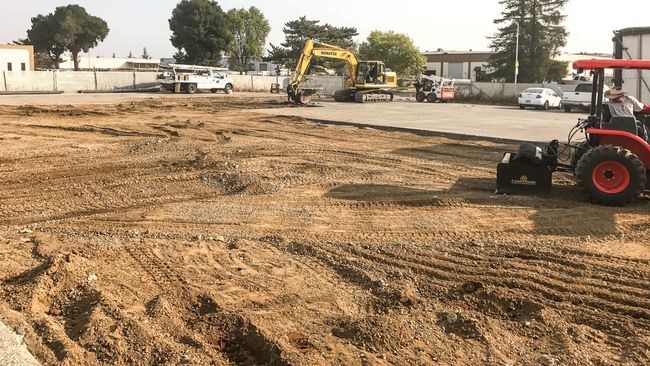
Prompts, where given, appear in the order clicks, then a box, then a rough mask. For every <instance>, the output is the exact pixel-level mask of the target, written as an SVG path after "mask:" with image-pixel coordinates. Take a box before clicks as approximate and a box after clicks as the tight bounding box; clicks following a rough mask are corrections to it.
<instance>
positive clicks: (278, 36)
mask: <svg viewBox="0 0 650 366" xmlns="http://www.w3.org/2000/svg"><path fill="white" fill-rule="evenodd" d="M9 1H10V0H2V2H3V3H4V2H9ZM218 2H219V4H220V5H221V7H222V8H223V9H224V10H228V9H231V8H234V7H237V8H241V7H249V6H251V5H254V6H257V7H258V8H260V9H262V11H263V12H264V14H265V15H266V17H267V18H268V19H269V21H270V23H271V28H272V31H271V34H270V36H269V40H268V41H269V42H273V43H280V42H282V40H283V39H284V36H283V33H282V28H283V26H284V23H286V22H287V21H290V20H293V19H296V18H298V17H300V16H302V15H306V16H307V17H308V18H310V19H320V20H321V21H322V22H323V23H324V22H327V23H330V24H333V25H337V26H355V27H357V29H358V30H359V33H360V36H359V39H358V41H362V40H363V39H364V38H365V37H367V36H368V34H369V33H370V32H371V31H372V30H384V31H386V30H393V31H396V32H401V33H406V34H408V35H410V36H411V38H413V40H414V41H415V44H416V45H417V46H418V47H419V48H420V50H422V51H424V50H435V49H437V48H443V49H445V50H469V49H473V50H488V45H489V41H488V40H487V39H486V36H488V35H491V34H492V33H494V31H495V30H496V27H495V26H494V24H492V20H493V19H494V18H495V17H497V16H498V15H499V13H500V11H501V7H500V6H499V4H498V0H473V1H469V0H455V1H436V0H428V1H427V0H409V1H404V2H394V1H375V2H374V3H373V4H376V6H373V7H372V8H371V7H369V6H368V5H366V4H368V2H362V1H341V0H329V1H319V2H316V1H308V0H302V1H298V0H283V1H270V0H250V1H236V0H222V1H218ZM70 3H76V4H79V5H82V6H84V7H85V8H86V10H88V12H89V13H91V14H93V15H97V16H100V17H102V18H104V19H105V20H106V21H107V22H108V25H109V27H110V28H111V32H110V34H109V36H108V38H107V39H106V40H105V41H104V42H103V43H101V44H100V45H99V46H98V47H97V48H95V49H93V50H91V55H92V56H96V55H102V56H110V55H112V54H113V52H115V53H116V54H117V55H118V56H126V55H128V53H129V51H132V52H133V54H134V55H139V54H141V52H142V47H147V49H148V51H149V54H150V55H152V56H154V57H168V56H171V55H172V54H173V53H174V51H175V50H174V49H173V47H172V46H171V43H170V42H169V36H170V31H169V26H168V23H167V20H168V19H169V17H170V15H171V11H172V9H173V8H174V6H175V5H176V4H177V3H178V0H139V1H136V0H131V1H127V0H78V1H74V0H69V1H61V0H23V1H11V6H10V8H5V9H4V10H5V11H3V12H2V13H0V24H2V26H0V43H8V42H11V41H13V40H15V39H17V38H21V37H25V32H26V30H27V29H28V28H29V27H30V24H31V22H30V18H31V17H33V16H35V15H37V14H45V13H49V12H52V11H53V10H54V8H55V7H56V6H59V5H66V4H70ZM609 4H611V9H612V10H611V11H607V10H606V9H603V8H605V7H606V6H603V5H601V4H600V2H596V1H593V0H570V1H569V4H568V6H567V8H566V9H565V14H567V15H568V18H567V21H566V23H565V26H566V27H567V30H568V31H569V32H570V33H571V34H570V36H569V39H568V44H567V47H566V48H565V50H566V51H569V52H581V51H588V52H605V53H611V50H612V43H611V38H612V30H614V29H621V28H627V27H639V26H650V21H649V20H648V9H650V7H649V6H648V5H647V4H648V3H647V0H625V1H623V2H620V3H618V5H622V4H624V6H615V4H616V3H614V2H610V3H609ZM614 8H618V10H614ZM635 9H636V10H635ZM626 12H627V14H626Z"/></svg>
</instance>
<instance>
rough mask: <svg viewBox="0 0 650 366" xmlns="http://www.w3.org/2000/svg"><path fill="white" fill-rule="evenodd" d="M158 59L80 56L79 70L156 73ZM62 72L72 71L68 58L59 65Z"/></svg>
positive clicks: (71, 63)
mask: <svg viewBox="0 0 650 366" xmlns="http://www.w3.org/2000/svg"><path fill="white" fill-rule="evenodd" d="M159 65H160V59H154V58H152V59H144V58H125V57H115V58H114V57H101V56H96V57H90V56H88V55H81V56H80V57H79V70H84V71H88V70H97V71H120V70H122V71H157V70H158V66H159ZM59 67H60V68H61V69H62V70H74V62H72V58H71V57H70V56H66V57H64V61H63V62H62V63H61V64H60V65H59Z"/></svg>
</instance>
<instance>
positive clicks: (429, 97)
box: [413, 75, 456, 103]
mask: <svg viewBox="0 0 650 366" xmlns="http://www.w3.org/2000/svg"><path fill="white" fill-rule="evenodd" d="M413 85H414V86H415V90H416V94H415V100H417V101H418V103H422V102H424V101H427V102H429V103H435V102H436V101H440V102H446V101H449V100H452V99H454V96H455V94H456V87H454V80H453V79H445V78H442V77H440V76H436V75H420V76H418V77H417V79H416V80H415V83H414V84H413Z"/></svg>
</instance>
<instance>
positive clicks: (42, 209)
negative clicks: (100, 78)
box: [0, 98, 650, 365]
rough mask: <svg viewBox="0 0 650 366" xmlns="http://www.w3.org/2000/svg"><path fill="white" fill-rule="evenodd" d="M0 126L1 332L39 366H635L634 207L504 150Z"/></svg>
mask: <svg viewBox="0 0 650 366" xmlns="http://www.w3.org/2000/svg"><path fill="white" fill-rule="evenodd" d="M275 107H284V105H283V104H282V101H281V99H270V98H228V99H225V98H200V99H173V100H171V99H169V100H166V99H157V100H140V101H136V102H125V103H121V104H115V105H99V106H97V105H95V106H91V105H87V106H74V107H73V106H48V107H44V106H41V107H39V106H5V107H0V112H1V114H0V281H2V286H1V288H0V313H1V314H2V317H3V319H4V321H5V323H7V324H9V325H11V326H12V327H13V328H14V329H17V330H18V331H19V332H20V333H22V334H25V342H26V343H27V345H28V346H29V348H30V350H31V351H32V352H33V353H34V354H35V356H36V357H37V358H38V359H39V360H41V361H42V362H43V363H45V364H62V365H81V364H90V365H93V364H118V365H124V364H138V365H139V364H142V365H144V364H147V365H229V364H242V365H254V364H269V365H321V364H323V365H324V364H337V365H384V364H402V365H415V364H421V365H427V364H443V365H506V364H509V365H537V364H542V365H560V364H562V365H642V364H646V365H647V364H648V363H650V215H649V213H650V203H649V201H648V199H647V197H646V198H644V200H643V201H642V202H640V203H638V204H635V205H632V206H629V207H625V208H612V207H601V206H593V205H590V204H588V203H586V202H584V201H583V197H582V195H581V193H580V192H579V190H577V189H576V188H574V187H573V182H572V178H571V177H570V176H558V177H557V179H556V182H555V183H556V185H557V186H556V188H555V191H554V193H553V194H552V195H551V196H550V197H547V198H535V197H514V196H496V195H494V194H493V190H494V178H495V176H494V175H495V164H496V162H497V161H498V160H499V159H500V157H501V153H502V151H504V150H508V149H510V148H511V147H510V146H504V145H501V144H497V143H493V142H488V141H459V140H453V139H449V138H444V137H423V136H417V135H413V134H409V133H393V132H381V131H377V130H373V129H365V128H364V129H358V128H352V127H340V126H330V125H323V124H317V123H313V122H310V121H308V120H305V119H303V118H301V117H286V116H284V117H283V116H276V115H274V114H272V113H271V114H258V113H253V112H250V111H246V109H252V108H275Z"/></svg>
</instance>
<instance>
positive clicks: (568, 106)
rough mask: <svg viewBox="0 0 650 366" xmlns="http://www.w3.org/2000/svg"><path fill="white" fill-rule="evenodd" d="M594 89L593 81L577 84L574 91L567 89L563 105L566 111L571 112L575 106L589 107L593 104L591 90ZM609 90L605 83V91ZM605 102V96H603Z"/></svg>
mask: <svg viewBox="0 0 650 366" xmlns="http://www.w3.org/2000/svg"><path fill="white" fill-rule="evenodd" d="M592 89H593V84H592V83H582V84H578V85H576V89H575V90H574V91H566V92H564V93H562V107H563V108H564V111H565V112H567V113H569V112H571V111H572V110H573V109H574V108H581V109H585V108H589V107H590V106H591V90H592ZM607 90H609V88H608V87H607V85H605V91H607ZM603 102H605V98H604V97H603Z"/></svg>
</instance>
